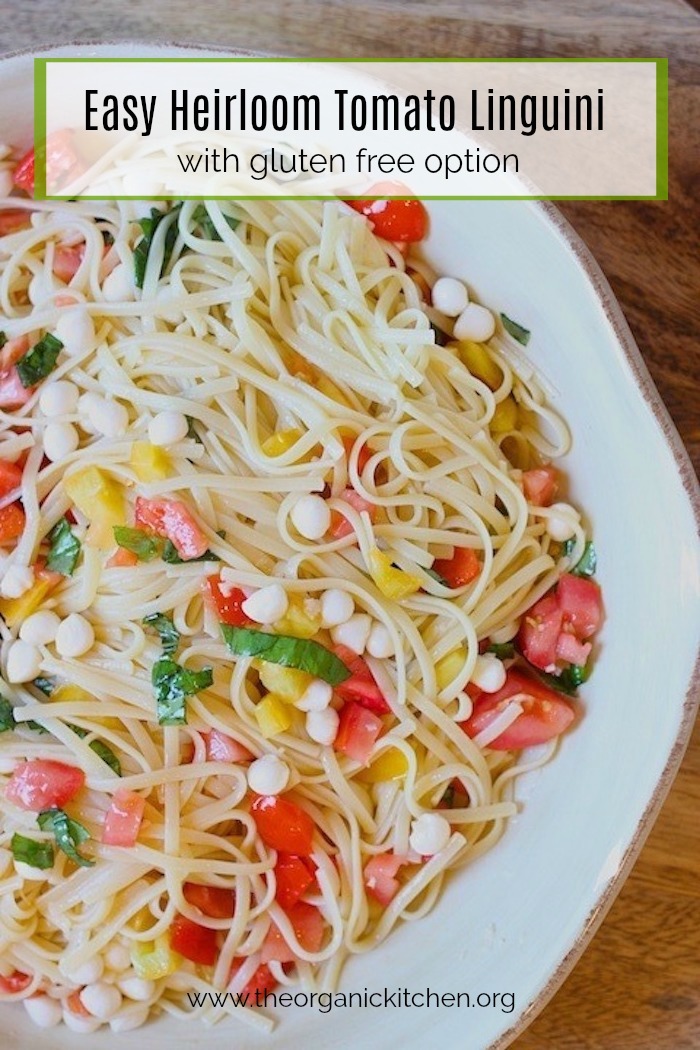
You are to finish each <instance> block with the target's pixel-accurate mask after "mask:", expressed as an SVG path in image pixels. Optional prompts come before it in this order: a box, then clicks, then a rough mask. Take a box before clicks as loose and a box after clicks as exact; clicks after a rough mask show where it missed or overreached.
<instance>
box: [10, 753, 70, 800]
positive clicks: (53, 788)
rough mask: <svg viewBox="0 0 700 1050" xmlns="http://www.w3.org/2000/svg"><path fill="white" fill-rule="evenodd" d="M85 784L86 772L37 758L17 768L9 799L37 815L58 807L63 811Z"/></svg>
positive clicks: (12, 778)
mask: <svg viewBox="0 0 700 1050" xmlns="http://www.w3.org/2000/svg"><path fill="white" fill-rule="evenodd" d="M84 783H85V774H84V773H83V771H82V769H77V768H76V767H75V766H68V765H66V764H65V762H56V761H54V760H53V759H50V758H33V759H31V761H29V762H21V763H20V764H19V765H18V766H17V768H16V769H15V771H14V773H13V774H12V776H11V777H10V779H9V781H8V782H7V786H6V787H5V798H6V799H7V800H8V801H9V802H14V804H15V805H16V806H19V807H20V808H21V809H29V810H32V811H33V812H34V813H39V812H40V811H41V810H42V809H51V808H52V807H54V806H58V808H59V809H61V808H62V807H63V806H65V804H66V803H67V802H70V801H71V799H73V798H75V796H76V795H77V794H78V792H79V791H80V789H81V788H82V786H83V784H84Z"/></svg>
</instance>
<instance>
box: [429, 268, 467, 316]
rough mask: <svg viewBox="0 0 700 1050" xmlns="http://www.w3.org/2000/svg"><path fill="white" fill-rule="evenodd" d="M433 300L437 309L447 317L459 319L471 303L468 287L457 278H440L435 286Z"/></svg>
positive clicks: (432, 294)
mask: <svg viewBox="0 0 700 1050" xmlns="http://www.w3.org/2000/svg"><path fill="white" fill-rule="evenodd" d="M431 298H432V301H433V306H434V307H435V309H436V310H439V311H440V313H441V314H444V315H445V317H457V316H458V315H459V314H461V313H462V311H463V310H466V308H467V305H468V303H469V295H468V293H467V289H466V287H465V286H464V285H463V284H462V282H461V281H458V280H457V279H456V278H455V277H439V278H438V279H437V281H436V282H435V284H434V285H433V290H432V293H431Z"/></svg>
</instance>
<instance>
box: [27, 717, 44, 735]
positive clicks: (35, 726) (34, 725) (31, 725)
mask: <svg viewBox="0 0 700 1050" xmlns="http://www.w3.org/2000/svg"><path fill="white" fill-rule="evenodd" d="M22 725H23V726H26V727H27V729H31V730H33V732H35V733H40V734H43V733H48V731H49V730H48V729H47V728H46V726H42V725H40V724H39V722H35V721H34V719H33V718H30V719H28V721H26V722H22Z"/></svg>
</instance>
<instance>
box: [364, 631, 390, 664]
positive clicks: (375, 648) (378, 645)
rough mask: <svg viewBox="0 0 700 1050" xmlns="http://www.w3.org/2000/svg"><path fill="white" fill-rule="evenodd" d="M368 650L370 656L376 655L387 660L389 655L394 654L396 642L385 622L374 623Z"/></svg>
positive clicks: (368, 640)
mask: <svg viewBox="0 0 700 1050" xmlns="http://www.w3.org/2000/svg"><path fill="white" fill-rule="evenodd" d="M367 652H368V653H369V655H370V656H376V658H377V659H378V660H386V659H387V658H388V657H389V656H393V655H394V643H393V641H392V639H391V635H390V634H389V631H388V629H387V628H386V627H385V626H384V624H383V623H374V624H372V630H371V631H370V632H369V638H368V639H367Z"/></svg>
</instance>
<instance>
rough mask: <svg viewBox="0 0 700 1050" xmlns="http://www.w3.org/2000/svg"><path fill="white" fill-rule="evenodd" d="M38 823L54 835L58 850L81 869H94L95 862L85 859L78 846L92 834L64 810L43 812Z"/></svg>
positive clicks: (46, 810)
mask: <svg viewBox="0 0 700 1050" xmlns="http://www.w3.org/2000/svg"><path fill="white" fill-rule="evenodd" d="M36 822H37V824H38V825H39V827H40V828H41V830H42V831H50V832H52V833H53V834H54V836H55V838H56V845H57V846H58V848H59V849H60V850H62V851H63V853H65V855H66V856H67V857H70V859H71V860H72V861H74V862H75V863H76V864H79V865H80V867H81V868H92V867H94V865H95V862H94V860H89V859H88V858H87V857H84V856H83V855H82V853H80V851H79V850H78V846H80V845H81V843H83V842H85V841H86V840H87V839H89V838H90V833H89V831H88V830H87V828H86V827H84V826H83V825H82V824H80V823H79V822H78V821H77V820H73V819H72V817H69V816H68V814H67V813H64V811H63V810H62V809H57V808H54V809H45V810H43V811H42V812H41V813H40V814H39V816H38V817H37V818H36Z"/></svg>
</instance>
